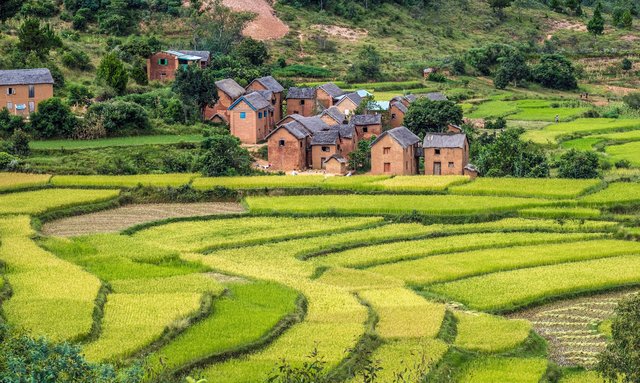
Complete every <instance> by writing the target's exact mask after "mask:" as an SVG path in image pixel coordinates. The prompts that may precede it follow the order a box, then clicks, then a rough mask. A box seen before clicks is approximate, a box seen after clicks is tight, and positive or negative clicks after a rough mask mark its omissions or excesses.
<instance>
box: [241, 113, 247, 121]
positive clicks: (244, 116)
mask: <svg viewBox="0 0 640 383" xmlns="http://www.w3.org/2000/svg"><path fill="white" fill-rule="evenodd" d="M240 118H241V119H243V120H244V119H245V118H247V112H240Z"/></svg>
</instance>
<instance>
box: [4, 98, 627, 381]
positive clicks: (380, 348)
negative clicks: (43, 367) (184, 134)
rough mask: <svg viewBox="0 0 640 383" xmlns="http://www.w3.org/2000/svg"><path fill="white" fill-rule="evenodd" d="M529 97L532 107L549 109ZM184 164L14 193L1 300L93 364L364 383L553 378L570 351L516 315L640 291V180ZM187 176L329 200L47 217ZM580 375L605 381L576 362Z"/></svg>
mask: <svg viewBox="0 0 640 383" xmlns="http://www.w3.org/2000/svg"><path fill="white" fill-rule="evenodd" d="M514 103H516V105H517V107H518V109H519V111H520V112H519V113H522V111H524V110H527V108H531V109H532V110H534V109H542V108H546V107H547V106H544V105H542V104H540V105H538V104H536V103H533V102H531V103H529V102H527V101H522V102H514ZM545 105H546V104H545ZM551 109H554V108H551ZM531 113H534V112H531ZM559 125H561V124H559ZM184 176H185V177H186V178H181V179H179V180H173V181H172V180H171V179H170V178H171V175H154V176H148V177H137V178H136V177H124V178H122V177H113V178H112V177H107V178H102V177H96V178H91V177H88V178H84V177H79V178H67V179H65V178H58V177H55V176H54V177H53V178H52V180H51V183H53V186H54V187H52V188H45V189H42V190H36V191H13V192H12V193H7V194H2V195H0V212H3V213H4V214H5V216H4V217H0V218H1V219H0V261H1V262H2V264H3V265H4V266H5V267H4V268H1V269H0V273H1V274H0V293H3V294H5V295H6V292H7V291H11V292H12V295H11V296H8V298H7V297H6V296H5V295H0V296H2V298H3V299H4V300H3V301H2V302H0V303H1V304H2V314H3V317H4V318H5V319H6V320H7V321H8V322H9V323H10V324H12V325H15V326H19V327H22V328H25V329H26V330H28V331H30V332H32V333H33V334H35V335H38V336H40V335H42V336H47V337H50V338H52V339H56V340H69V341H71V342H74V343H76V344H78V345H80V346H81V349H82V351H83V353H84V355H85V357H86V358H87V359H88V360H90V361H108V362H111V363H114V364H115V366H117V367H118V368H119V367H122V366H128V365H130V364H131V363H135V362H144V363H145V365H146V366H148V367H149V370H148V376H146V379H145V381H147V382H149V383H152V382H156V381H157V382H160V381H163V380H168V379H169V378H172V379H174V380H176V381H183V380H184V378H185V377H186V376H187V375H191V376H193V377H197V378H198V379H200V378H203V379H207V381H209V382H216V383H230V382H234V383H235V382H237V383H247V382H264V381H267V380H268V379H269V377H270V376H272V375H273V374H274V372H275V369H276V368H277V366H278V365H280V364H282V363H285V364H287V365H290V366H294V367H295V366H304V365H305V363H309V362H310V360H311V359H310V358H309V355H310V354H312V353H314V352H315V351H317V355H318V357H319V358H321V360H322V361H323V364H322V366H323V368H324V369H325V371H326V372H327V373H328V374H330V375H331V377H332V381H335V382H348V383H356V382H361V381H363V379H364V377H363V375H362V372H363V370H362V368H361V366H362V365H361V364H359V363H361V361H362V360H363V359H369V360H370V361H371V362H372V363H373V364H374V365H375V366H377V367H376V368H377V375H378V380H376V382H393V381H394V379H398V378H399V377H400V376H401V377H402V379H404V381H408V382H409V381H410V382H414V381H421V379H424V378H425V375H427V374H435V377H434V378H440V379H441V380H440V381H451V382H452V383H460V382H474V383H475V382H492V383H493V382H516V383H518V382H523V383H526V382H536V383H537V382H539V381H540V380H541V378H542V377H543V375H544V374H545V371H546V370H547V366H548V365H549V363H550V360H554V359H553V357H552V354H551V353H550V351H545V347H544V345H543V343H542V342H544V340H543V338H540V337H539V336H537V335H535V334H534V332H536V331H538V330H537V329H538V327H537V325H535V323H533V322H532V321H530V320H529V319H528V317H526V318H525V317H518V316H517V315H518V314H517V313H514V314H513V315H509V317H508V318H507V317H506V316H502V315H499V314H504V313H507V312H514V311H517V310H520V309H523V308H528V307H533V306H537V305H541V304H544V303H547V302H550V301H552V300H556V299H573V297H574V296H576V295H580V294H591V293H601V292H603V291H606V290H609V289H618V288H621V287H624V286H631V285H634V286H635V285H640V244H638V242H636V241H630V240H624V239H621V238H624V236H623V235H622V234H623V232H622V231H621V230H622V228H623V227H628V228H629V229H630V230H633V228H632V227H631V222H632V221H631V219H633V218H634V217H635V215H633V211H631V210H630V211H629V212H618V211H617V210H613V212H615V214H613V213H612V211H609V210H607V208H609V207H611V206H616V205H636V204H638V202H640V186H638V185H640V184H637V183H631V182H629V183H621V182H612V183H609V184H608V185H605V184H604V183H603V181H600V180H578V181H576V180H562V179H543V180H520V179H482V178H480V179H476V180H469V179H468V178H467V177H426V176H419V177H418V176H416V177H387V176H363V177H359V176H354V177H324V176H293V177H289V176H264V177H245V178H241V177H227V178H198V177H195V176H194V175H184ZM194 177H195V178H194ZM56 178H58V181H57V182H60V183H58V184H56ZM1 179H2V176H1V175H0V180H1ZM185 180H186V183H189V182H192V181H193V186H194V187H196V188H198V189H208V188H212V187H216V186H224V187H229V188H234V189H263V188H269V189H271V188H281V189H287V188H293V189H301V188H302V189H304V188H306V189H318V190H322V191H323V193H322V194H320V195H306V194H304V195H295V194H299V193H313V191H311V190H308V191H284V190H283V191H279V192H278V194H282V196H277V197H269V196H262V195H260V196H248V197H246V198H245V200H244V201H243V203H244V204H245V205H246V207H247V208H248V212H247V213H246V214H243V215H237V216H234V217H227V216H225V217H207V218H189V217H184V218H181V219H180V220H177V221H167V222H157V223H151V224H149V225H147V226H144V227H137V228H134V229H129V230H124V231H122V232H119V233H117V232H114V233H103V234H87V235H79V236H69V237H58V236H56V235H55V233H51V234H49V235H48V236H47V235H44V234H43V233H39V232H36V231H35V230H34V229H33V228H32V227H31V219H32V218H33V217H35V216H37V215H38V214H42V213H44V212H50V211H56V210H58V209H66V208H68V207H72V206H80V205H88V204H94V203H100V202H104V201H107V200H110V199H114V198H117V197H118V195H119V194H120V191H121V190H122V189H127V188H131V187H135V186H137V185H138V184H142V185H147V186H154V187H167V186H176V185H180V184H182V182H185ZM39 182H43V183H41V184H40V186H41V185H47V184H48V183H49V179H48V178H47V179H46V180H45V179H43V180H40V181H39ZM172 182H173V183H172ZM0 183H1V182H0ZM220 183H224V185H222V184H220ZM55 186H64V187H65V188H64V189H56V188H55ZM82 188H87V189H82ZM636 189H638V190H636ZM331 190H339V192H336V193H333V194H328V193H331ZM350 191H351V192H357V193H350ZM287 193H289V194H294V195H287ZM403 193H404V194H403ZM248 194H255V193H248ZM113 213H114V214H116V211H115V210H114V211H113ZM15 214H22V215H15ZM114 219H117V215H114ZM574 306H575V305H574ZM574 306H568V307H574ZM599 312H601V313H602V319H603V321H599V322H598V323H606V319H607V318H605V317H606V315H605V314H604V311H602V310H600V311H599ZM566 315H571V312H570V311H568V312H567V313H566ZM50 318H56V320H54V321H52V320H50ZM523 318H524V319H523ZM599 318H600V317H599ZM598 323H596V324H594V326H593V328H592V329H591V330H590V331H594V332H597V331H598V329H597V325H598ZM603 328H604V326H603ZM576 360H577V359H576ZM438 362H442V363H443V364H441V365H438V366H437V367H436V364H437V363H438ZM570 365H571V366H573V364H570ZM442 374H446V376H444V375H442ZM560 375H561V376H560V378H559V379H560V380H559V381H560V382H569V383H571V382H577V381H586V382H589V381H594V379H595V377H594V376H593V374H592V373H590V372H577V371H574V370H570V369H569V370H566V369H564V365H563V368H562V369H561V370H560ZM165 378H166V379H165ZM429 378H432V376H431V375H430V376H429ZM581 379H582V380H581Z"/></svg>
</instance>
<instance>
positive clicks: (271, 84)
mask: <svg viewBox="0 0 640 383" xmlns="http://www.w3.org/2000/svg"><path fill="white" fill-rule="evenodd" d="M253 81H257V82H259V83H260V84H262V86H264V87H265V88H267V90H270V91H272V92H273V93H280V92H282V91H284V88H283V87H282V85H280V83H279V82H278V81H277V80H276V79H275V78H273V76H265V77H260V78H257V79H255V80H253Z"/></svg>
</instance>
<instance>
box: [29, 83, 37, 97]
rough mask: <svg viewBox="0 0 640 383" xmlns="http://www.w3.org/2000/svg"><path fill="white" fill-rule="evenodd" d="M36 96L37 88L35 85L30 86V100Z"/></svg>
mask: <svg viewBox="0 0 640 383" xmlns="http://www.w3.org/2000/svg"><path fill="white" fill-rule="evenodd" d="M35 96H36V87H35V86H34V85H29V98H34V97H35Z"/></svg>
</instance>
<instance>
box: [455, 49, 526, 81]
mask: <svg viewBox="0 0 640 383" xmlns="http://www.w3.org/2000/svg"><path fill="white" fill-rule="evenodd" d="M517 53H518V50H517V49H516V48H514V47H512V46H511V45H507V44H497V43H492V44H487V45H484V46H482V47H479V48H471V49H469V51H468V52H467V54H466V56H465V58H466V60H467V62H468V63H469V65H471V66H472V67H473V68H474V69H476V70H477V71H478V72H480V73H481V74H483V75H485V76H488V75H490V74H491V72H492V71H493V69H494V68H495V66H496V65H497V64H498V63H499V62H500V59H501V58H503V57H509V56H511V55H514V54H517Z"/></svg>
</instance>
